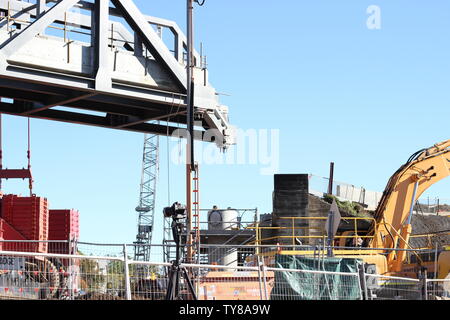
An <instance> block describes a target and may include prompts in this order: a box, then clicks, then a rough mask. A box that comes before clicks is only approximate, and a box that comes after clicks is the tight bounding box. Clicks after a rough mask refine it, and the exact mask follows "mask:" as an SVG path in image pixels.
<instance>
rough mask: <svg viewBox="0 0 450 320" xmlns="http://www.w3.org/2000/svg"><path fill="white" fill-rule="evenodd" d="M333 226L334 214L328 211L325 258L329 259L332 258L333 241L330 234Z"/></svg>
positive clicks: (332, 236) (332, 235)
mask: <svg viewBox="0 0 450 320" xmlns="http://www.w3.org/2000/svg"><path fill="white" fill-rule="evenodd" d="M333 225H334V214H333V212H332V211H331V210H330V212H328V236H327V256H328V257H329V258H331V257H333V241H334V234H333V232H332V230H333ZM324 245H325V243H324Z"/></svg>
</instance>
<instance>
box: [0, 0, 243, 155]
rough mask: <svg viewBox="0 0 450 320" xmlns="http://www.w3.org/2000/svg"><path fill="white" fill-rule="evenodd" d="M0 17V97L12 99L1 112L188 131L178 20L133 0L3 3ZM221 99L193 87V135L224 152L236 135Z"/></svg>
mask: <svg viewBox="0 0 450 320" xmlns="http://www.w3.org/2000/svg"><path fill="white" fill-rule="evenodd" d="M111 3H112V5H111ZM81 9H82V10H81ZM0 14H1V15H2V18H0V19H1V20H0V97H3V98H9V99H8V100H2V101H1V103H0V113H7V114H11V115H17V116H25V117H31V118H39V119H47V120H55V121H64V122H70V123H78V124H85V125H91V126H100V127H105V128H110V129H118V130H128V131H135V132H143V133H148V134H157V135H167V133H168V134H169V135H172V134H173V133H174V132H175V131H176V130H177V129H180V128H181V129H186V123H187V117H186V112H187V90H186V84H187V81H186V71H185V69H186V63H187V61H185V53H186V49H187V38H186V36H185V35H184V34H183V33H182V32H181V30H180V28H179V27H178V26H177V25H176V23H174V22H172V21H168V20H164V19H160V18H155V17H150V16H146V15H143V14H142V13H141V12H140V11H139V10H138V8H137V7H136V5H135V4H134V3H133V1H131V0H111V1H109V0H94V1H93V2H87V1H80V0H59V1H54V0H47V1H44V0H35V1H34V3H30V2H28V1H20V0H0ZM114 17H120V18H122V20H121V21H125V22H126V25H125V24H123V23H122V22H118V21H117V19H115V18H114ZM155 27H156V28H157V29H164V30H169V31H170V33H171V35H172V37H170V38H169V39H170V41H171V40H172V39H173V42H172V44H170V43H169V44H167V45H166V43H167V41H169V40H167V41H163V40H161V39H160V37H159V36H158V34H157V31H155V29H154V28H155ZM170 41H169V42H170ZM168 45H169V47H170V48H169V47H168ZM193 57H194V58H193V63H194V71H193V72H194V73H195V74H196V77H198V78H202V79H206V78H207V70H206V69H205V68H201V66H200V62H201V60H202V58H201V57H200V56H199V55H198V53H197V52H196V51H194V53H193ZM217 96H218V94H217V92H216V90H215V89H214V88H213V87H212V86H211V85H210V84H209V83H208V82H207V81H205V82H203V81H202V83H196V84H195V99H194V114H195V119H196V121H199V123H201V126H200V127H199V126H197V127H196V132H195V137H196V138H197V139H199V138H202V136H203V135H204V132H205V130H208V129H214V135H215V143H216V144H217V145H218V146H219V147H224V148H226V147H227V146H229V145H232V144H234V143H235V138H234V130H233V127H232V126H231V124H230V123H229V121H228V108H227V107H224V106H222V105H221V104H220V102H219V101H218V97H217ZM61 107H64V108H61ZM156 121H157V122H156Z"/></svg>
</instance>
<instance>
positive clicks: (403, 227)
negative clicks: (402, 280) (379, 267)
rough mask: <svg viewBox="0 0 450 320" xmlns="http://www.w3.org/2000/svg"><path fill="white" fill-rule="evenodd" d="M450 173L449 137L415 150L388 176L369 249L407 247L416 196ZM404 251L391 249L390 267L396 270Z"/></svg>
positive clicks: (402, 259) (376, 212)
mask: <svg viewBox="0 0 450 320" xmlns="http://www.w3.org/2000/svg"><path fill="white" fill-rule="evenodd" d="M448 175H450V140H447V141H444V142H441V143H438V144H435V145H434V146H432V147H430V148H428V149H422V150H419V151H418V152H416V153H414V154H413V155H412V156H411V157H410V158H409V159H408V161H407V162H406V163H405V164H404V165H402V166H401V167H400V168H399V169H398V170H397V171H396V172H395V173H394V175H393V176H392V177H391V178H390V179H389V181H388V184H387V186H386V189H385V190H384V192H383V196H382V198H381V200H380V202H379V204H378V207H377V209H376V211H375V215H374V217H375V220H376V222H377V224H376V225H374V226H373V228H372V230H371V232H370V234H371V235H374V236H375V237H374V238H373V240H371V241H370V242H369V244H368V246H369V247H372V248H388V249H406V248H407V247H408V241H409V236H410V234H411V217H412V213H413V208H414V205H415V203H416V201H417V199H419V198H420V196H421V195H422V194H423V193H424V192H425V191H426V190H427V189H428V188H429V187H430V186H432V185H433V184H435V183H436V182H438V181H440V180H442V179H444V178H446V177H447V176H448ZM405 256H406V255H405V251H398V252H395V251H391V252H390V253H389V255H388V258H387V262H388V267H389V269H390V270H393V271H399V270H400V268H401V263H402V262H403V261H404V259H405Z"/></svg>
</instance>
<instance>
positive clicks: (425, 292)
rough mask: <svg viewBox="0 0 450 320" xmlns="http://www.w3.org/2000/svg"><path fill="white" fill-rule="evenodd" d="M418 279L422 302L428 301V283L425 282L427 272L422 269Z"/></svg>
mask: <svg viewBox="0 0 450 320" xmlns="http://www.w3.org/2000/svg"><path fill="white" fill-rule="evenodd" d="M419 279H420V280H421V281H420V283H421V294H422V300H428V285H427V284H428V281H427V270H426V269H423V270H422V272H420V274H419Z"/></svg>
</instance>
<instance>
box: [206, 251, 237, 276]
mask: <svg viewBox="0 0 450 320" xmlns="http://www.w3.org/2000/svg"><path fill="white" fill-rule="evenodd" d="M208 251H209V252H208V262H209V264H214V265H219V266H229V267H237V266H238V251H237V248H230V247H219V248H209V249H208ZM224 270H225V271H228V270H229V269H224Z"/></svg>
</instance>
